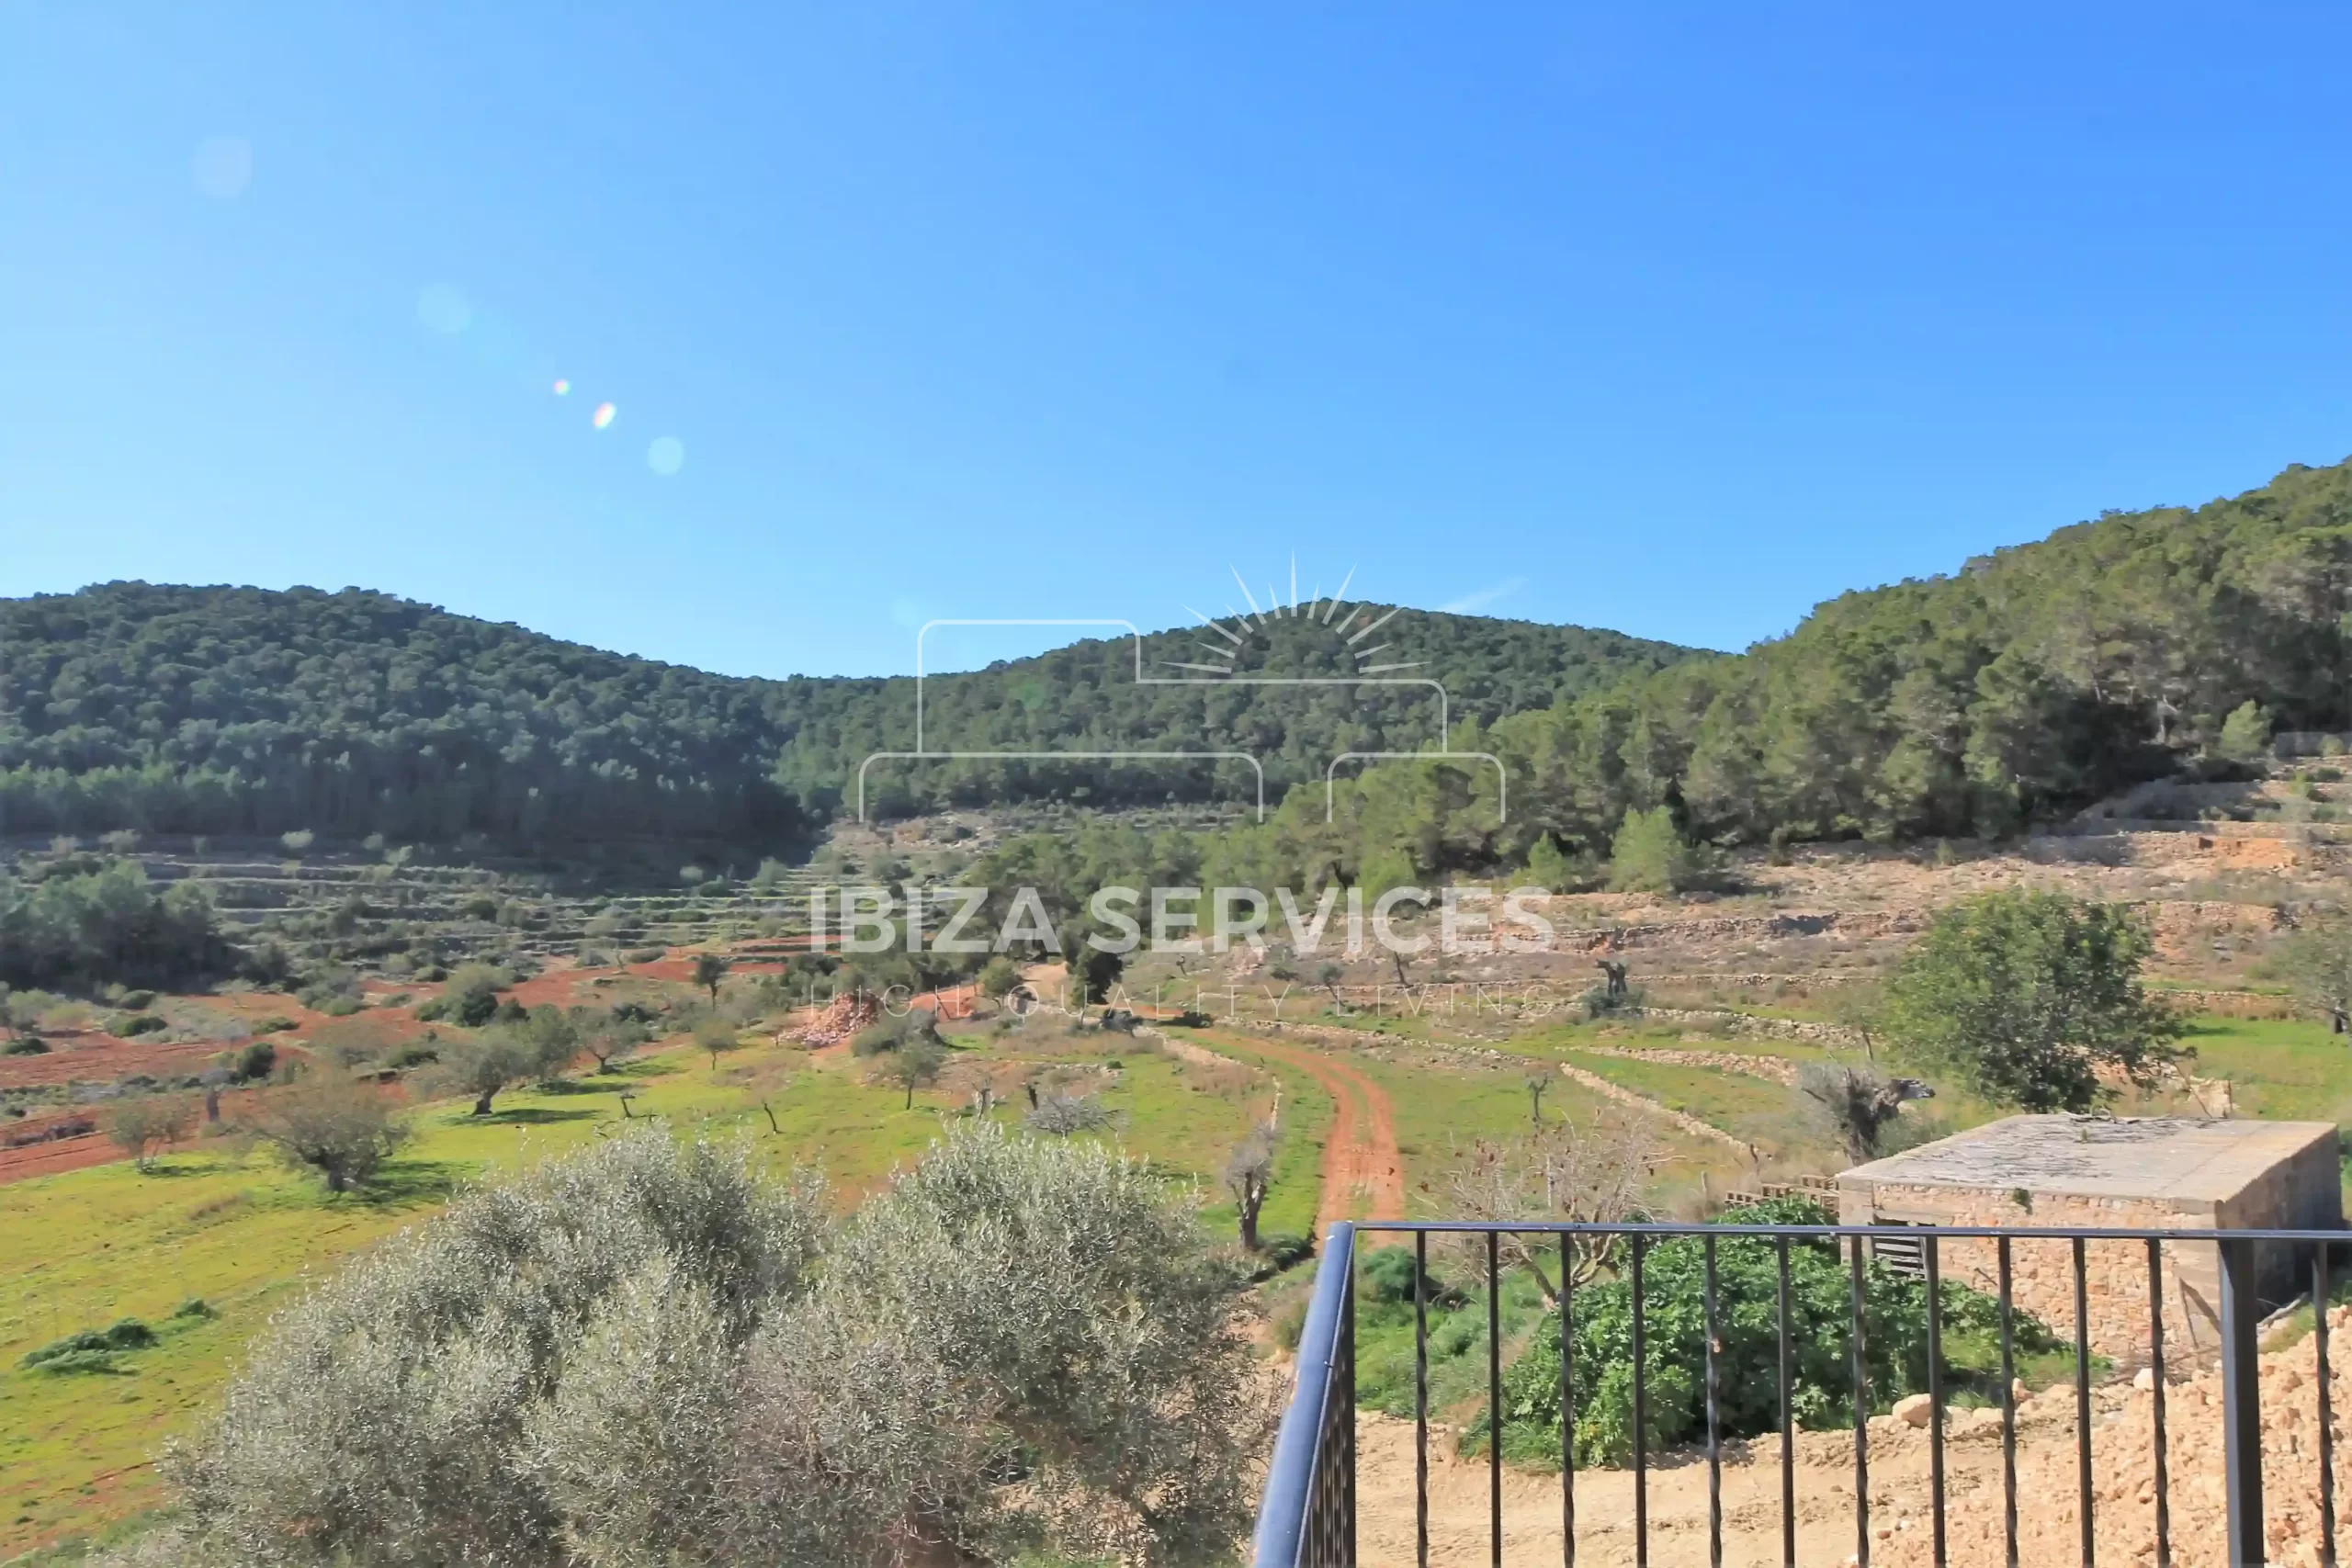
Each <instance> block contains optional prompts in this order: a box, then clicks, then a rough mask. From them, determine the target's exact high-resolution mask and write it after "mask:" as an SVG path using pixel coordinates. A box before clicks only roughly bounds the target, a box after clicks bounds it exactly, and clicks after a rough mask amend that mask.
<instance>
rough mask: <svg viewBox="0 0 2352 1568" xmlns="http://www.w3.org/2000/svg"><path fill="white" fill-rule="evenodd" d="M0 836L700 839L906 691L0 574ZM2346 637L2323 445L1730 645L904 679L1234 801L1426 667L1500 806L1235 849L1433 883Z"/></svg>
mask: <svg viewBox="0 0 2352 1568" xmlns="http://www.w3.org/2000/svg"><path fill="white" fill-rule="evenodd" d="M1383 617H1385V619H1384V620H1383V624H1381V625H1380V626H1379V627H1378V630H1377V632H1376V633H1373V632H1369V631H1367V629H1366V628H1367V625H1368V623H1370V622H1372V621H1373V620H1374V619H1381V618H1383ZM1359 632H1363V633H1365V635H1364V636H1363V637H1357V635H1356V634H1357V633H1359ZM1351 638H1352V639H1354V640H1352V641H1351ZM1371 649H1378V650H1379V651H1378V652H1377V653H1376V654H1373V653H1372V652H1371V651H1370V650H1371ZM0 655H5V657H0V831H7V832H15V833H25V832H44V833H45V832H75V833H80V832H91V831H101V830H105V829H112V828H119V827H131V828H139V829H147V830H151V831H157V832H209V833H222V834H234V833H276V832H280V831H285V830H288V829H299V828H308V829H315V830H317V831H320V832H323V833H326V834H329V835H334V836H344V837H358V836H361V835H364V834H367V833H369V832H381V833H383V834H385V835H386V836H387V837H388V838H391V839H393V840H419V841H427V842H449V841H456V840H464V839H466V838H467V837H468V836H469V835H473V836H478V837H479V839H480V840H481V841H483V842H486V843H490V844H494V845H497V846H499V847H502V848H518V849H528V850H544V849H549V848H560V847H561V846H562V845H565V844H567V843H573V842H580V841H593V842H599V843H611V842H615V841H625V840H662V841H666V842H680V841H695V840H700V841H708V842H712V843H718V842H724V843H725V844H727V845H728V846H729V849H730V850H734V851H736V852H741V851H744V850H749V849H763V848H766V847H769V846H776V847H782V846H786V845H788V844H789V843H791V842H792V841H794V840H796V839H797V838H799V837H801V836H802V835H804V834H805V833H806V831H807V830H808V829H809V826H810V824H811V823H812V821H813V820H815V819H816V818H820V817H822V816H823V815H825V814H827V813H830V812H831V811H833V810H836V809H839V808H840V807H842V805H843V804H844V803H845V801H846V798H847V796H848V795H849V793H850V791H851V790H852V789H853V787H854V779H855V775H856V773H857V770H858V766H859V763H860V762H861V761H863V760H864V759H865V757H867V756H868V754H870V753H873V752H877V751H894V750H910V749H912V747H913V741H914V727H915V687H914V682H912V681H911V680H907V679H893V680H834V679H814V678H794V679H790V680H784V681H758V680H734V679H729V678H726V677H721V676H716V675H709V674H705V673H702V672H700V671H693V670H686V669H681V668H679V667H676V666H673V665H665V664H658V663H654V662H651V661H649V660H639V659H629V658H625V657H622V656H620V655H617V654H612V653H605V652H600V651H598V650H596V649H589V648H582V647H580V646H578V645H576V644H571V643H562V642H557V641H555V640H553V639H551V638H548V637H540V636H537V635H536V634H534V633H531V632H527V631H525V630H523V629H522V628H520V627H517V626H504V625H493V624H492V623H489V622H484V621H477V620H470V619H468V618H466V617H463V616H458V615H448V614H447V613H445V612H442V611H440V610H436V609H434V608H432V607H431V606H428V605H424V604H414V603H412V602H409V601H406V600H401V599H395V598H390V597H388V596H386V595H383V594H379V593H369V592H361V591H359V590H356V589H353V590H346V591H345V592H341V593H322V592H315V591H312V590H307V589H302V590H296V591H294V592H285V593H276V592H262V591H260V590H256V589H243V588H174V587H156V586H151V585H148V584H145V583H135V582H119V583H109V584H107V585H105V586H103V587H97V588H91V589H87V590H85V591H84V592H79V593H74V594H67V595H59V596H51V597H43V598H33V599H20V600H9V601H0ZM2347 656H2352V467H2345V466H2338V467H2335V468H2317V469H2314V468H2302V467H2300V466H2298V467H2295V468H2289V469H2288V470H2287V471H2286V472H2284V473H2282V474H2281V475H2279V476H2278V479H2275V480H2273V481H2272V482H2271V483H2270V484H2268V485H2266V486H2264V487H2262V488H2261V489H2258V490H2254V491H2247V492H2246V493H2245V494H2243V495H2239V496H2234V497H2231V498H2229V499H2226V500H2222V501H2216V502H2211V503H2209V504H2207V505H2204V506H2200V507H2196V508H2193V509H2190V508H2177V507H2166V508H2158V509H2155V510H2153V511H2148V512H2143V513H2129V514H2126V513H2108V514H2106V515H2104V516H2101V517H2100V518H2098V519H2097V520H2096V521H2093V522H2088V523H2084V524H2080V525H2076V526H2074V527H2070V528H2064V529H2061V530H2059V531H2058V532H2057V533H2055V534H2053V535H2052V536H2050V537H2049V538H2047V539H2045V540H2042V541H2041V542H2039V543H2036V544H2031V545H2025V546H2020V547H2016V548H2013V549H2006V550H2002V551H1999V552H1996V554H1994V555H1991V556H1988V557H1985V558H1980V559H1978V560H1974V561H1972V562H1969V563H1968V564H1967V566H1966V567H1965V568H1964V569H1963V570H1961V571H1959V572H1958V573H1956V574H1955V575H1953V576H1950V577H1939V578H1932V579H1928V580H1926V581H1908V582H1903V583H1898V584H1895V585H1893V586H1891V587H1885V588H1878V589H1871V590H1868V591H1865V592H1852V593H1848V594H1845V595H1844V596H1842V597H1840V598H1838V599H1835V600H1832V601H1831V602H1829V603H1828V604H1823V605H1821V606H1819V607H1818V608H1816V609H1815V611H1814V613H1813V614H1812V615H1810V616H1808V617H1807V618H1806V620H1805V621H1804V624H1803V625H1801V626H1799V627H1798V628H1797V629H1796V630H1795V631H1794V632H1793V633H1792V634H1791V635H1790V636H1788V637H1783V638H1780V639H1778V640H1776V641H1772V642H1768V643H1763V644H1759V645H1758V646H1757V647H1756V648H1754V649H1750V650H1748V651H1747V653H1745V654H1740V655H1705V656H1700V655H1694V654H1693V653H1692V652H1691V650H1689V649H1679V648H1676V647H1673V646H1670V645H1668V644H1664V643H1656V642H1645V641H1642V640H1640V639H1637V638H1634V637H1623V636H1620V635H1618V634H1616V633H1612V632H1605V631H1589V630H1586V629H1583V628H1580V627H1575V626H1538V625H1534V624H1532V623H1527V622H1517V621H1497V620H1486V619H1481V618H1477V617H1471V616H1460V615H1440V614H1434V613H1430V612H1426V611H1419V610H1399V611H1396V612H1394V613H1393V614H1391V612H1390V611H1389V610H1388V609H1386V608H1385V607H1380V606H1371V607H1367V608H1366V609H1365V610H1364V612H1363V615H1361V616H1360V617H1359V618H1356V619H1354V620H1353V621H1352V623H1351V621H1350V619H1349V617H1348V616H1347V615H1341V616H1340V617H1339V618H1338V620H1337V624H1330V625H1327V624H1326V623H1325V621H1324V620H1323V618H1322V617H1320V616H1317V615H1303V614H1273V615H1268V616H1266V617H1263V618H1262V619H1261V620H1259V621H1253V622H1251V623H1249V624H1246V625H1237V626H1235V628H1234V631H1233V635H1231V636H1228V635H1227V634H1225V633H1220V632H1216V631H1213V630H1183V631H1162V632H1156V633H1152V634H1150V635H1148V636H1146V637H1143V638H1142V639H1141V649H1140V658H1141V660H1142V668H1143V671H1144V672H1145V674H1146V675H1147V676H1148V677H1151V678H1152V680H1150V681H1148V682H1146V683H1140V684H1139V683H1137V682H1136V660H1137V658H1138V650H1137V649H1136V645H1135V643H1134V641H1133V640H1132V639H1129V638H1126V637H1118V638H1113V639H1107V640H1096V641H1088V642H1080V643H1076V644H1073V645H1071V646H1070V647H1068V648H1064V649H1057V650H1056V651H1054V652H1051V653H1048V654H1046V655H1043V656H1041V657H1039V658H1035V659H1025V660H1014V661H1012V662H1008V663H1003V664H998V665H993V666H991V667H989V669H987V670H984V671H973V672H970V673H966V674H958V675H951V676H944V677H938V678H934V679H933V680H932V681H930V682H927V683H926V686H925V691H924V705H925V733H924V740H925V744H926V747H927V749H928V750H933V751H959V750H960V751H988V752H992V753H1005V752H1013V751H1029V752H1043V753H1056V752H1063V751H1072V750H1148V751H1158V752H1164V751H1196V752H1208V753H1218V752H1227V753H1247V754H1249V755H1250V756H1252V757H1255V758H1257V759H1259V760H1260V761H1261V763H1262V765H1263V766H1264V768H1265V774H1266V787H1267V795H1268V799H1269V801H1270V803H1271V802H1272V801H1275V800H1278V799H1280V798H1281V797H1282V795H1283V793H1284V792H1285V791H1286V790H1287V789H1288V788H1289V786H1291V785H1293V784H1301V783H1311V782H1314V781H1317V780H1319V779H1320V778H1321V776H1322V774H1323V772H1324V769H1325V767H1326V765H1327V764H1328V763H1329V761H1330V759H1331V758H1332V757H1334V756H1335V755H1337V754H1338V753H1340V752H1342V751H1395V750H1419V749H1422V748H1425V747H1428V746H1430V744H1431V743H1433V742H1434V741H1435V739H1437V737H1438V734H1439V715H1438V710H1437V705H1436V701H1435V698H1434V696H1433V694H1432V693H1430V691H1429V690H1428V689H1426V688H1425V687H1422V686H1419V685H1417V684H1411V683H1406V684H1396V685H1364V684H1358V683H1352V682H1349V680H1348V678H1349V677H1351V676H1354V675H1358V674H1362V673H1363V672H1365V669H1366V668H1369V667H1370V666H1372V665H1373V664H1375V663H1376V664H1378V665H1381V666H1386V667H1389V668H1387V669H1386V670H1385V671H1380V673H1383V674H1384V675H1385V678H1387V679H1390V680H1397V681H1403V682H1414V681H1418V680H1420V679H1423V678H1427V679H1432V680H1436V681H1440V682H1443V683H1444V685H1445V687H1446V689H1447V691H1448V693H1449V694H1451V699H1452V706H1451V712H1450V714H1449V715H1448V717H1449V719H1450V720H1451V723H1452V726H1453V731H1452V733H1453V739H1454V742H1455V744H1456V746H1457V747H1460V748H1465V749H1466V748H1470V747H1472V746H1474V745H1475V746H1476V747H1481V748H1484V749H1487V750H1494V751H1497V752H1498V753H1500V754H1501V755H1502V756H1503V757H1504V758H1505V759H1506V760H1507V761H1508V763H1509V765H1510V768H1511V771H1512V774H1513V777H1512V781H1511V793H1512V802H1513V807H1514V809H1513V811H1512V814H1511V815H1512V821H1511V823H1510V825H1509V826H1508V827H1498V824H1497V823H1496V821H1495V814H1494V811H1493V806H1492V800H1491V792H1492V783H1491V774H1490V773H1487V774H1479V773H1475V772H1468V771H1465V772H1464V773H1462V774H1461V775H1460V776H1459V777H1458V778H1454V779H1453V780H1452V781H1451V782H1447V781H1446V780H1445V779H1444V778H1443V777H1442V770H1438V769H1431V768H1429V767H1426V766H1423V765H1420V764H1412V765H1408V766H1402V767H1375V768H1374V769H1372V770H1371V773H1370V775H1369V776H1367V777H1366V778H1365V780H1364V781H1363V785H1362V786H1361V788H1356V789H1351V791H1350V796H1351V817H1350V820H1349V821H1348V822H1343V823H1342V824H1340V826H1338V827H1337V828H1335V829H1325V828H1324V827H1323V825H1322V822H1321V818H1322V804H1323V803H1322V799H1321V793H1322V792H1321V791H1320V790H1315V791H1312V792H1309V793H1311V794H1312V795H1313V796H1314V799H1313V802H1312V809H1311V810H1309V809H1308V807H1307V803H1306V796H1305V795H1302V796H1301V798H1300V801H1299V803H1298V804H1297V805H1295V807H1293V808H1292V809H1291V811H1290V812H1288V813H1286V814H1285V816H1286V818H1288V819H1289V821H1288V824H1287V825H1286V826H1283V827H1281V828H1280V830H1279V831H1277V832H1276V833H1275V834H1274V837H1275V838H1276V839H1278V840H1283V843H1282V847H1281V848H1279V849H1273V848H1272V846H1268V848H1269V849H1270V851H1271V852H1272V861H1271V862H1269V864H1273V865H1283V864H1287V865H1290V866H1291V867H1293V868H1294V869H1298V868H1303V867H1313V866H1318V865H1319V866H1324V867H1330V868H1336V869H1338V870H1339V871H1340V874H1354V872H1355V870H1356V869H1357V868H1359V867H1361V865H1362V864H1363V863H1364V861H1365V859H1366V857H1367V855H1368V854H1369V853H1371V852H1381V851H1385V850H1391V849H1394V850H1397V851H1399V852H1402V853H1404V854H1405V856H1406V857H1407V858H1408V859H1409V860H1410V861H1411V862H1412V863H1414V864H1415V866H1416V868H1417V869H1419V870H1420V871H1439V870H1446V869H1454V868H1460V867H1471V866H1485V865H1493V864H1495V863H1500V862H1508V861H1513V860H1515V859H1516V858H1517V857H1519V856H1521V855H1522V854H1524V853H1525V852H1527V851H1528V850H1529V848H1530V847H1531V845H1532V842H1533V840H1534V837H1535V835H1536V834H1537V833H1539V832H1544V833H1549V834H1550V835H1551V836H1552V837H1554V838H1555V840H1558V841H1559V842H1560V843H1561V844H1562V845H1563V846H1564V847H1566V848H1568V849H1571V850H1578V849H1580V850H1584V851H1588V852H1601V851H1603V850H1605V848H1606V847H1607V845H1608V842H1609V840H1610V836H1611V834H1612V833H1613V831H1614V830H1615V828H1616V826H1617V824H1618V823H1619V822H1620V821H1621V820H1622V819H1623V816H1624V814H1625V813H1626V812H1627V811H1628V810H1631V809H1636V808H1647V807H1656V806H1665V807H1669V808H1671V810H1672V811H1673V813H1674V814H1675V817H1676V818H1677V820H1678V822H1679V824H1680V825H1681V826H1682V827H1683V828H1684V829H1686V830H1687V831H1689V832H1690V833H1691V834H1692V835H1694V836H1698V837H1702V838H1707V839H1712V840H1716V841H1719V842H1724V843H1732V842H1757V841H1762V840H1768V839H1772V838H1776V837H1777V838H1783V839H1812V838H1836V837H1844V836H1855V835H1867V836H1870V837H1873V838H1880V839H1889V840H1892V839H1901V838H1906V837H1917V836H1936V835H1948V836H1964V835H1976V834H1999V833H2005V832H2008V831H2011V830H2014V829H2018V828H2019V827H2021V826H2023V825H2025V824H2027V823H2030V822H2032V821H2036V820H2046V819H2048V818H2052V817H2053V816H2056V815H2060V814H2063V813H2064V812H2067V811H2070V810H2073V809H2076V808H2078V807H2081V806H2082V805H2084V804H2086V803H2087V802H2089V801H2091V800H2095V799H2097V798H2098V797H2099V796H2100V795H2105V794H2108V793H2109V792H2111V791H2113V790H2115V789H2117V788H2119V787H2121V786H2123V785H2127V784H2131V783H2132V782H2134V781H2136V780H2139V779H2143V778H2149V777H2155V776H2159V775H2162V774H2164V773H2169V772H2172V771H2174V770H2176V769H2177V768H2179V767H2181V766H2182V765H2183V764H2184V763H2186V762H2189V761H2195V760H2198V759H2199V758H2201V757H2203V756H2204V755H2205V754H2207V753H2209V752H2210V751H2211V750H2212V749H2213V747H2214V746H2215V744H2216V743H2217V741H2218V739H2219V736H2220V731H2221V728H2222V723H2223V720H2224V718H2225V716H2227V715H2229V714H2230V713H2231V712H2233V710H2235V709H2238V708H2240V707H2241V706H2243V705H2246V704H2249V703H2251V704H2256V705H2259V706H2260V708H2261V709H2262V710H2263V715H2262V716H2264V717H2267V719H2268V720H2270V721H2272V722H2275V723H2276V724H2278V726H2280V727H2282V728H2305V729H2320V728H2328V729H2341V728H2346V727H2347V726H2352V696H2348V695H2347V694H2352V657H2347ZM1186 664H1204V665H1208V666H1211V667H1212V668H1211V669H1210V670H1205V671H1202V670H1194V671H1186V670H1183V669H1182V668H1180V667H1181V666H1182V665H1186ZM1228 666H1229V669H1230V671H1231V674H1232V675H1234V676H1238V677H1255V678H1257V680H1255V681H1253V680H1248V679H1230V678H1226V676H1225V674H1224V673H1223V671H1225V670H1226V669H1227V667H1228ZM1360 667H1361V668H1360ZM1267 677H1288V678H1308V679H1313V680H1319V681H1326V682H1333V683H1329V684H1298V685H1283V684H1265V683H1258V682H1259V681H1262V680H1264V679H1265V678H1267ZM1159 682H1184V683H1159ZM1433 774H1437V775H1441V776H1440V777H1438V778H1437V779H1435V780H1434V781H1432V779H1431V777H1430V775H1433ZM1408 780H1409V781H1413V782H1408ZM868 782H869V784H870V795H869V804H870V805H871V806H872V807H875V808H876V809H878V810H880V811H883V812H887V813H898V812H909V811H914V810H921V809H927V808H934V807H941V806H947V805H965V806H992V805H1003V804H1009V803H1014V802H1020V801H1026V800H1035V799H1042V798H1066V799H1076V800H1080V801H1082V802H1085V803H1088V804H1091V805H1097V806H1122V805H1144V804H1155V803H1164V802H1167V801H1170V800H1178V801H1199V800H1225V801H1241V800H1246V799H1247V798H1249V796H1250V792H1251V790H1252V789H1253V787H1254V785H1253V782H1252V779H1251V776H1250V769H1249V767H1248V766H1247V765H1246V764H1243V763H1239V762H1236V761H1216V760H1215V759H1213V758H1204V759H1201V760H1198V761H1193V762H1190V763H1187V764H1182V765H1170V764H1167V763H1159V762H1154V763H1148V764H1146V763H1141V762H1116V761H1091V760H1079V759H1071V760H1069V761H1062V760H1059V759H1057V758H1056V757H1054V756H1051V755H1047V756H1045V757H1041V758H1040V757H1031V758H1008V757H1005V756H1002V755H995V756H990V757H986V758H978V759H961V760H956V761H921V762H908V761H886V762H880V763H877V764H876V766H875V767H874V768H873V770H872V771H871V773H870V775H869V780H868ZM1292 839H1296V840H1299V841H1298V842H1295V843H1292V842H1290V841H1289V840H1292ZM1305 874H1308V875H1309V876H1310V879H1311V877H1312V876H1313V875H1317V874H1320V873H1319V872H1312V871H1309V872H1306V873H1305Z"/></svg>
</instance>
